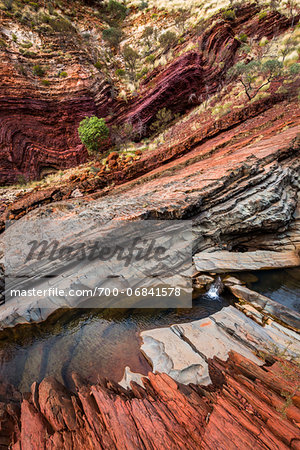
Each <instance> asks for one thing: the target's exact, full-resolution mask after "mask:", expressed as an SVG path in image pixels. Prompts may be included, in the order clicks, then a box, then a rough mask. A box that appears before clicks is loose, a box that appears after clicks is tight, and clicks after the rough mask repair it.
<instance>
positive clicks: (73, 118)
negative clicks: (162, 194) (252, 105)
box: [0, 6, 290, 185]
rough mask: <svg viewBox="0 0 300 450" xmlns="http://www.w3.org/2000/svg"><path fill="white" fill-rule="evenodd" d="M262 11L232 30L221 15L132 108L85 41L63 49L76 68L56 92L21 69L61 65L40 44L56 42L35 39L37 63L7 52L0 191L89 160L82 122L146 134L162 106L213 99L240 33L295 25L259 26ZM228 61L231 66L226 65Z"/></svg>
mask: <svg viewBox="0 0 300 450" xmlns="http://www.w3.org/2000/svg"><path fill="white" fill-rule="evenodd" d="M258 12H259V9H258V8H257V7H256V6H246V7H245V8H241V9H240V10H239V11H238V13H237V20H236V21H234V23H230V22H224V20H223V19H222V15H221V14H219V16H217V19H218V21H217V24H215V25H213V26H210V25H211V24H207V27H208V29H207V30H206V31H204V32H203V34H202V35H201V36H200V38H199V43H198V50H197V51H190V52H188V53H186V54H184V55H182V56H180V57H178V58H177V59H175V60H174V61H173V62H172V63H170V64H169V65H168V66H167V67H166V68H161V69H158V70H157V71H156V72H154V73H153V74H151V75H150V77H149V79H148V80H146V81H145V84H144V86H143V87H142V90H141V92H140V93H139V94H138V96H137V98H134V99H132V100H130V102H129V103H128V104H124V102H120V101H117V100H116V98H115V97H116V95H115V91H116V87H114V86H113V85H112V83H111V82H110V81H107V80H106V79H105V77H104V76H103V75H102V74H101V73H99V72H98V71H96V70H95V68H94V65H93V62H94V61H93V59H92V57H91V56H90V55H89V52H88V51H85V52H84V51H83V48H81V47H80V45H83V44H82V42H79V43H78V42H76V40H74V39H72V40H71V42H69V43H68V42H64V47H63V51H64V52H67V51H69V52H70V54H71V59H70V61H69V62H68V63H67V64H66V62H65V61H64V65H65V66H66V67H65V68H64V70H67V72H68V78H67V79H66V80H62V79H60V78H59V77H57V78H56V79H55V81H53V82H51V86H50V87H49V86H46V87H45V86H43V85H42V84H41V82H40V80H39V79H37V78H36V77H34V76H32V74H31V75H30V74H29V75H24V74H22V71H21V73H20V67H23V65H25V66H26V67H29V66H30V67H31V68H30V71H29V72H30V73H31V69H32V67H33V66H34V65H36V64H38V63H41V64H43V63H44V62H45V61H48V62H49V64H50V66H51V65H53V66H55V64H56V62H55V58H54V59H53V58H52V57H50V56H49V55H48V54H47V53H44V54H43V53H42V44H45V43H47V41H48V42H49V39H50V42H51V44H52V46H53V47H54V48H56V49H57V50H58V49H59V48H60V47H59V40H58V38H57V37H55V36H50V38H49V36H46V35H43V34H41V35H37V36H36V39H37V40H39V41H40V47H41V50H40V51H41V53H40V54H39V55H36V56H34V58H31V57H30V55H29V56H28V55H27V56H26V57H24V56H22V55H20V54H19V53H17V52H16V50H15V49H11V48H10V49H5V48H2V47H1V48H0V54H1V60H0V61H1V62H0V85H1V93H0V120H1V127H0V149H1V151H0V184H2V185H3V184H9V183H13V182H16V181H18V179H19V178H20V177H25V178H26V179H36V178H39V177H41V176H42V175H43V174H45V173H46V172H47V171H49V170H53V169H56V170H57V169H59V168H62V169H65V168H68V167H72V166H76V165H78V164H79V163H81V162H83V161H85V160H86V158H87V153H86V150H85V149H84V148H83V146H82V145H81V143H80V140H79V138H78V134H77V129H78V125H79V122H80V120H82V119H83V118H84V117H85V116H91V115H93V114H97V115H98V116H99V117H106V118H107V121H108V123H109V124H110V125H112V124H114V123H117V124H120V123H125V122H127V121H129V122H130V123H132V124H133V125H134V127H139V128H140V129H141V135H145V134H147V133H148V125H149V124H151V122H152V121H153V119H154V117H155V115H156V113H157V112H158V110H160V109H162V108H163V107H167V108H168V109H171V110H172V111H173V112H174V113H178V112H179V113H184V112H185V111H186V110H187V109H189V108H190V107H191V106H192V104H191V102H190V97H191V96H192V97H193V98H197V99H200V100H199V101H200V102H201V101H203V99H204V97H203V95H206V96H207V95H208V94H209V95H210V94H213V93H215V92H216V91H217V89H218V88H219V87H220V84H222V83H223V80H224V79H225V74H226V71H227V70H228V68H229V67H230V66H231V65H232V64H233V63H234V61H235V59H236V52H237V50H238V48H239V46H240V44H239V42H238V40H237V39H235V36H236V35H238V34H239V33H240V31H241V29H242V28H243V29H244V28H245V27H246V31H247V34H248V35H249V37H250V36H251V35H255V36H256V39H260V38H261V37H262V36H267V37H268V38H269V37H271V36H275V35H276V34H279V33H281V32H282V31H284V30H286V29H287V28H288V26H289V24H290V20H289V19H287V18H285V17H283V16H281V15H280V14H279V13H277V14H271V15H270V17H268V20H266V21H264V22H263V23H261V22H260V21H259V20H258V15H257V13H258ZM0 20H1V23H2V25H3V27H4V29H5V30H14V27H15V24H14V23H13V22H12V21H11V19H8V18H3V17H0ZM10 33H11V31H10ZM192 38H193V36H192ZM51 39H52V40H51ZM83 47H84V46H83ZM223 61H225V64H223V65H220V64H219V63H220V62H223ZM153 84H154V85H155V88H153V87H151V86H152V85H153ZM207 86H208V87H209V88H207ZM202 97H203V98H202Z"/></svg>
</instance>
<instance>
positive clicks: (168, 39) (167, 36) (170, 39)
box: [159, 30, 177, 50]
mask: <svg viewBox="0 0 300 450" xmlns="http://www.w3.org/2000/svg"><path fill="white" fill-rule="evenodd" d="M176 37H177V36H176V33H174V31H170V30H169V31H166V32H165V33H163V34H161V35H160V36H159V42H160V44H161V46H162V47H164V48H165V50H166V49H168V48H169V47H171V45H172V44H173V43H174V42H175V40H176Z"/></svg>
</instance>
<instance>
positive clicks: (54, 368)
mask: <svg viewBox="0 0 300 450" xmlns="http://www.w3.org/2000/svg"><path fill="white" fill-rule="evenodd" d="M226 305H228V300H227V299H226V298H224V297H222V296H217V297H216V298H210V297H209V296H208V295H206V294H201V295H200V294H199V292H198V293H197V292H196V293H195V295H194V300H193V308H190V309H180V310H179V309H178V310H174V309H172V310H171V309H169V310H158V309H155V310H154V309H152V310H145V309H143V310H136V309H135V310H134V309H131V310H117V309H106V310H95V309H94V310H84V309H73V310H68V311H58V312H56V313H55V314H53V315H52V316H51V317H49V319H48V320H46V321H45V322H43V323H41V324H32V325H22V326H17V327H15V328H13V329H8V330H6V331H5V332H2V333H1V334H0V380H5V381H6V382H8V383H12V384H14V385H15V386H16V387H18V388H19V389H20V390H21V391H23V392H24V391H28V390H29V389H30V386H31V384H32V383H33V381H40V380H41V379H42V378H44V377H45V376H49V375H52V376H55V377H56V378H57V379H58V380H59V381H60V382H62V383H64V384H65V385H67V386H68V387H70V388H72V381H71V373H72V372H73V371H75V372H77V373H79V374H80V375H82V376H83V377H85V378H86V379H88V380H89V381H91V382H96V381H97V378H98V377H99V376H101V377H108V378H110V379H113V380H115V381H120V380H121V378H122V376H123V373H124V368H125V367H126V366H129V367H130V368H131V370H132V371H134V372H140V373H143V374H147V372H148V370H150V366H149V365H148V363H147V361H146V360H145V358H144V357H143V356H142V354H141V352H140V350H139V348H140V343H141V342H140V338H139V333H140V332H141V331H142V330H146V329H151V328H156V327H163V326H167V325H170V324H172V323H180V322H181V323H182V322H185V321H186V322H188V321H191V320H197V319H202V318H204V317H207V316H209V315H210V314H213V313H215V312H216V311H218V310H220V309H221V308H222V307H223V306H226Z"/></svg>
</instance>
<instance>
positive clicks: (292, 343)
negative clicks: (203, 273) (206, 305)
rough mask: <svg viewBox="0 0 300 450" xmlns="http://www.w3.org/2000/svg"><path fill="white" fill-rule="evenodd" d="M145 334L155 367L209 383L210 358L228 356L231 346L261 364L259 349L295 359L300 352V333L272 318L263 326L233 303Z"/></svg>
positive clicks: (189, 380) (183, 379)
mask: <svg viewBox="0 0 300 450" xmlns="http://www.w3.org/2000/svg"><path fill="white" fill-rule="evenodd" d="M259 315H260V317H261V318H262V317H263V314H261V313H259V312H258V311H256V316H255V315H253V318H254V319H257V317H258V316H259ZM261 324H262V325H264V323H263V321H261ZM141 337H142V339H143V345H142V347H141V350H142V352H143V354H144V355H145V356H146V358H147V359H148V360H149V362H150V364H151V366H152V367H153V371H154V372H165V373H167V374H169V375H170V376H171V377H172V378H174V379H175V380H177V381H179V382H181V383H185V384H188V383H195V384H208V383H209V381H210V380H209V377H208V372H207V370H208V364H207V362H208V360H209V359H211V358H212V357H213V356H217V357H218V358H220V359H223V360H224V359H226V358H227V356H228V354H229V352H230V351H231V350H233V351H237V352H239V353H240V354H242V355H243V356H245V357H247V358H248V359H250V360H251V361H253V362H254V363H256V364H258V365H260V364H262V361H261V360H260V359H259V358H258V357H257V354H258V352H265V353H274V352H276V353H278V354H280V353H281V352H283V353H284V354H286V356H287V357H289V358H292V359H293V358H296V359H298V358H299V354H300V338H299V335H298V334H297V333H294V332H293V331H290V330H288V329H287V328H285V327H283V326H281V325H279V324H277V323H276V322H274V321H272V320H269V321H268V322H267V324H266V325H265V326H263V327H262V326H261V325H259V324H257V323H256V322H255V321H254V320H252V319H251V318H248V317H246V316H245V315H244V314H243V313H242V312H240V311H239V310H237V309H236V308H234V307H233V306H229V307H226V308H223V309H222V310H221V311H219V312H217V313H215V314H213V315H212V316H210V317H208V318H207V319H201V320H197V321H194V322H191V323H186V324H180V325H172V326H170V327H169V328H157V329H154V330H149V331H143V332H142V333H141Z"/></svg>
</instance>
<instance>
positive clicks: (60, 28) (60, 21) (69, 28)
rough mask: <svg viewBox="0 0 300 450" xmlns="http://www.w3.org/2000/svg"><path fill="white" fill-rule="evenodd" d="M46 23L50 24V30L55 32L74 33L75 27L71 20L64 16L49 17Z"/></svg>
mask: <svg viewBox="0 0 300 450" xmlns="http://www.w3.org/2000/svg"><path fill="white" fill-rule="evenodd" d="M48 23H49V25H50V26H51V28H52V30H53V31H55V32H57V33H65V32H67V33H73V34H74V33H76V29H75V28H74V27H73V25H72V24H71V22H69V20H67V19H65V18H64V17H55V18H52V17H50V18H49V22H48Z"/></svg>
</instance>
